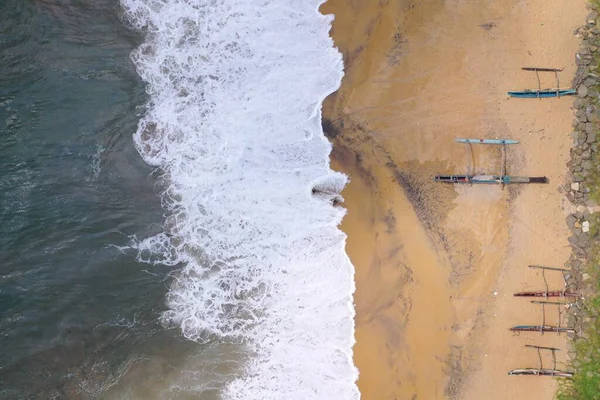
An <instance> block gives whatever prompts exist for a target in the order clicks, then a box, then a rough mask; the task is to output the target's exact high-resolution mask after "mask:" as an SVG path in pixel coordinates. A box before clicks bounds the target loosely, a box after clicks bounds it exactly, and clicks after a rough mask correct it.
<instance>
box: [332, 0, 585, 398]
mask: <svg viewBox="0 0 600 400" xmlns="http://www.w3.org/2000/svg"><path fill="white" fill-rule="evenodd" d="M551 3H552V4H550V5H549V4H548V3H547V2H542V1H540V0H530V1H529V2H526V3H525V2H520V1H516V0H515V1H510V2H508V4H502V5H497V4H493V5H492V4H489V5H485V6H474V5H469V4H459V5H457V6H456V7H448V8H446V7H445V6H444V5H443V4H441V3H440V2H438V1H434V0H431V1H426V2H420V3H419V4H411V3H410V2H407V1H403V0H396V1H390V2H386V3H381V4H367V5H355V4H352V3H348V2H347V1H346V0H329V1H328V2H327V3H325V4H324V5H323V6H322V7H321V11H322V12H323V13H325V14H335V16H336V19H335V20H334V22H333V27H332V30H331V32H330V33H331V35H332V37H333V39H334V42H335V44H336V46H337V47H338V48H339V49H340V51H341V52H342V54H343V55H344V62H345V66H346V67H345V68H346V76H345V77H344V78H343V80H342V86H341V87H340V89H339V90H338V91H337V92H335V93H334V94H332V95H330V96H329V97H328V98H327V99H326V101H325V103H324V106H323V121H324V123H323V125H324V130H325V131H326V135H327V136H328V138H329V139H330V140H331V141H332V143H333V152H332V156H331V159H332V167H333V168H334V169H335V170H338V171H341V172H344V173H346V174H348V175H349V176H350V179H351V182H350V184H349V185H348V186H347V188H346V189H345V190H344V192H343V193H342V194H343V196H344V198H345V200H346V201H345V206H346V208H347V209H348V215H347V216H346V217H345V219H344V221H343V223H342V225H341V228H342V230H344V232H346V233H347V234H348V241H347V245H346V249H347V252H348V255H349V256H350V259H351V260H352V262H353V264H354V266H355V268H356V277H355V282H356V293H355V305H356V340H357V343H356V345H355V348H354V354H355V364H356V365H357V367H358V368H359V373H360V375H359V380H358V385H359V389H360V391H361V394H362V398H364V399H381V398H394V396H396V397H397V398H411V397H413V396H417V398H427V399H438V398H461V399H463V398H464V399H471V398H472V399H482V398H499V399H500V398H511V399H512V398H515V399H518V398H528V396H529V398H531V396H533V395H535V396H536V398H541V399H543V398H548V399H550V398H552V395H553V394H554V390H555V387H554V385H552V384H550V385H548V384H547V383H537V382H534V381H528V380H519V379H515V378H511V377H507V376H506V372H507V371H508V370H510V369H512V368H520V367H523V366H526V364H527V363H529V362H534V361H535V360H536V358H535V357H531V354H528V353H527V352H526V351H524V350H521V349H520V347H522V345H523V344H525V343H528V342H529V341H531V340H535V341H538V342H541V341H542V340H541V339H538V337H533V336H528V335H521V336H520V337H518V338H513V337H512V334H511V333H510V332H509V331H508V327H509V326H512V325H518V324H525V323H534V322H535V321H536V320H537V319H539V310H536V309H535V308H532V307H530V306H526V305H525V304H524V303H523V302H522V301H518V299H517V300H515V299H514V298H513V297H512V293H514V292H515V291H520V290H521V289H523V290H525V288H531V289H534V288H535V287H536V285H539V276H537V275H536V274H535V273H534V274H532V273H531V271H530V270H528V269H527V268H526V265H527V264H548V265H554V264H556V265H558V264H561V262H562V261H566V260H567V259H568V257H569V251H568V249H567V248H566V246H567V243H568V242H567V236H568V229H567V227H566V226H565V223H564V216H565V210H563V208H562V206H561V204H562V195H561V194H560V193H558V190H557V188H558V186H559V185H560V184H561V183H563V181H564V176H565V173H566V171H565V168H564V165H565V164H566V162H567V160H568V158H569V149H570V143H571V139H570V136H569V132H570V129H571V128H570V121H571V115H572V114H571V111H570V110H569V108H570V106H571V104H572V101H569V100H568V99H546V100H543V101H538V100H535V99H532V100H521V99H510V100H509V99H507V97H506V94H505V93H506V91H507V90H511V89H518V88H521V87H535V86H537V82H536V81H535V75H531V73H526V72H522V71H520V67H521V66H525V65H527V66H529V64H532V63H533V64H536V65H539V66H557V67H562V66H564V67H565V70H564V71H563V72H562V73H561V80H562V81H567V80H570V77H571V76H574V73H575V65H574V63H573V54H574V53H575V52H576V51H577V48H578V42H577V38H576V37H575V36H573V35H572V32H573V29H574V28H577V27H579V26H580V25H581V23H582V21H584V16H585V15H586V14H587V12H588V11H587V10H586V7H585V4H586V2H585V1H584V0H578V1H577V4H569V5H567V4H564V2H560V1H558V0H553V1H552V2H551ZM540 10H544V11H540ZM357 15H360V17H357ZM390 15H397V16H398V18H397V19H393V18H391V17H390ZM464 21H469V23H464ZM497 60H502V63H498V62H497ZM557 63H558V64H560V65H557ZM542 64H543V65H542ZM546 64H548V65H546ZM546 78H550V79H549V80H546ZM553 78H554V77H553V76H549V77H545V76H544V77H542V79H544V80H543V81H542V86H544V85H550V84H551V83H552V79H553ZM534 85H535V86H534ZM544 87H545V86H544ZM455 137H485V138H492V137H493V138H497V137H502V138H506V139H517V140H520V141H521V144H519V145H517V146H516V147H515V148H509V149H508V152H507V164H508V168H509V169H508V173H509V174H512V175H533V176H535V175H542V174H546V175H547V176H548V177H549V178H550V184H549V185H545V186H541V187H540V186H534V185H532V186H530V187H522V188H514V187H508V188H507V189H506V190H504V191H502V190H500V189H499V188H498V187H485V188H482V187H467V188H464V189H463V188H455V187H453V186H451V185H448V186H445V185H441V184H436V183H434V182H432V180H431V177H432V176H433V175H435V174H437V173H451V172H456V173H459V172H463V171H465V172H466V168H467V166H470V167H472V168H474V169H475V171H476V172H487V171H496V170H498V171H499V169H500V154H499V150H497V149H490V148H487V147H488V146H481V147H479V148H475V149H474V152H475V153H474V160H473V165H468V164H470V161H469V159H468V157H467V155H468V153H467V152H466V149H465V148H464V145H459V144H454V143H453V139H454V138H455ZM474 147H476V146H474ZM489 173H491V172H489ZM547 232H552V237H547V236H548V235H546V233H547ZM551 279H552V278H551ZM552 283H554V284H556V283H557V281H553V282H551V284H552ZM542 339H543V342H544V343H547V344H544V345H554V346H555V347H562V348H565V340H564V337H557V336H556V337H553V338H550V335H545V336H544V337H543V338H542ZM563 353H565V352H563ZM534 356H535V355H534ZM561 361H563V360H562V359H561ZM366 366H368V368H366ZM490 393H492V394H490ZM493 393H495V394H496V396H500V397H493V396H494V395H493ZM507 395H510V396H512V397H510V396H509V397H505V396H507ZM490 396H491V397H490Z"/></svg>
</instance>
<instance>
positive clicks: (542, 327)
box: [510, 325, 575, 333]
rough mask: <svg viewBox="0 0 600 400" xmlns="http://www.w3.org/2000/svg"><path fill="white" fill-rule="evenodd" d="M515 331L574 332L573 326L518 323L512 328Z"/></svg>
mask: <svg viewBox="0 0 600 400" xmlns="http://www.w3.org/2000/svg"><path fill="white" fill-rule="evenodd" d="M510 330H511V331H513V332H556V333H574V332H575V330H574V329H572V328H566V327H563V326H551V325H517V326H513V327H512V328H510Z"/></svg>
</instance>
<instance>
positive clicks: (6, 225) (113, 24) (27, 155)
mask: <svg viewBox="0 0 600 400" xmlns="http://www.w3.org/2000/svg"><path fill="white" fill-rule="evenodd" d="M140 41H141V35H140V34H138V33H134V32H132V31H130V30H127V29H126V28H125V26H124V25H123V23H122V22H121V20H120V19H119V9H118V5H117V2H116V1H114V0H93V1H92V0H85V1H84V0H4V1H1V2H0V349H1V351H0V399H29V398H32V399H50V398H56V399H62V398H65V399H67V398H68V399H88V398H98V397H103V396H106V397H107V398H119V397H121V396H123V398H153V396H154V395H156V397H157V398H169V397H170V396H175V397H176V398H185V397H177V396H180V395H177V394H173V393H172V392H169V393H168V394H166V393H162V394H159V392H160V390H159V389H157V386H160V385H157V384H156V379H159V378H161V377H165V378H166V377H167V376H169V374H175V375H178V373H179V371H180V370H178V365H179V364H180V363H182V362H184V361H183V360H185V359H186V354H189V353H190V352H192V350H193V348H194V347H196V346H197V345H196V344H195V343H193V342H189V341H185V340H184V339H183V338H182V337H181V333H180V332H179V331H178V330H176V329H165V328H163V327H162V326H161V325H160V324H159V321H158V318H159V315H160V313H161V312H162V311H164V309H165V304H164V299H165V294H166V292H167V290H168V288H167V286H168V281H169V279H168V277H167V275H168V273H169V272H170V271H169V269H168V268H167V267H164V266H161V267H153V266H150V265H143V264H140V263H138V262H136V261H135V258H134V257H133V256H132V254H128V252H127V251H121V250H119V246H127V244H128V243H129V242H130V241H131V237H132V235H135V236H137V237H141V238H143V237H146V236H148V235H151V234H154V233H156V232H157V231H160V229H161V224H162V219H163V218H162V210H161V206H160V200H159V198H158V196H157V195H156V190H155V188H154V180H153V179H152V175H151V173H152V169H151V167H149V166H148V165H147V164H145V163H144V162H143V160H142V159H141V157H140V156H139V154H138V153H137V151H136V150H135V148H134V146H133V143H132V134H133V132H135V130H136V124H137V122H138V119H139V115H140V113H143V111H144V109H143V106H144V104H145V103H146V102H147V96H146V94H145V91H144V83H143V82H142V81H141V79H140V78H139V77H138V75H137V73H136V71H135V68H134V66H133V64H132V62H131V60H130V56H129V55H130V52H131V51H132V49H133V48H134V47H135V46H137V45H139V43H140ZM142 371H143V373H142ZM128 375H130V376H131V379H127V376H128ZM124 377H125V378H124ZM119 378H121V379H119ZM117 381H118V382H119V383H117ZM128 381H129V383H128ZM131 382H135V383H131ZM115 384H116V385H115ZM113 385H114V386H113ZM146 391H147V393H153V395H152V396H150V395H148V397H146V396H145V394H144V393H146Z"/></svg>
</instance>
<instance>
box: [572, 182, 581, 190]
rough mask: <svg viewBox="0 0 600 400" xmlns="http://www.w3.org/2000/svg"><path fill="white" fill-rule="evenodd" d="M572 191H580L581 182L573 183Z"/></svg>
mask: <svg viewBox="0 0 600 400" xmlns="http://www.w3.org/2000/svg"><path fill="white" fill-rule="evenodd" d="M571 190H572V191H574V192H577V191H578V190H579V182H573V183H571Z"/></svg>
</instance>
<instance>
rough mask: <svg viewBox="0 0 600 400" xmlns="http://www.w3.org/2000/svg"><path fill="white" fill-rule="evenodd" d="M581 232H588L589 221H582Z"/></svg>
mask: <svg viewBox="0 0 600 400" xmlns="http://www.w3.org/2000/svg"><path fill="white" fill-rule="evenodd" d="M581 231H582V232H589V231H590V221H583V223H582V224H581Z"/></svg>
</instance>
